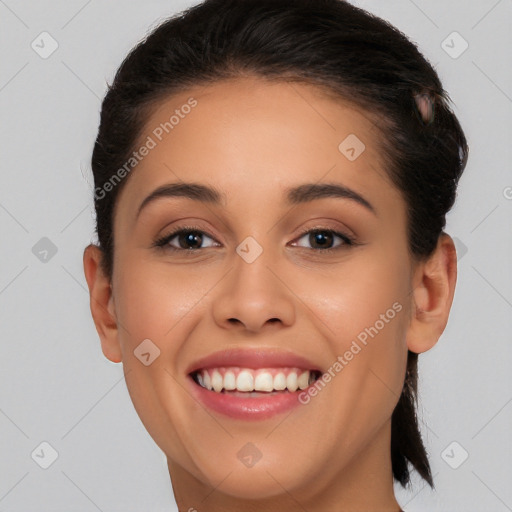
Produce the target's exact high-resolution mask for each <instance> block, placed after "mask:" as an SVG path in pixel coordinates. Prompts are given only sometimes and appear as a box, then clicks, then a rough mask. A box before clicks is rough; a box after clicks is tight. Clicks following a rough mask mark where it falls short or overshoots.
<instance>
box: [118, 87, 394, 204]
mask: <svg viewBox="0 0 512 512" xmlns="http://www.w3.org/2000/svg"><path fill="white" fill-rule="evenodd" d="M377 123H379V118H378V117H376V116H375V115H373V114H372V113H370V112H367V111H365V110H362V109H360V108H358V107H356V106H354V105H352V104H349V103H347V102H345V101H343V100H341V99H335V98H334V97H333V96H332V95H330V94H327V93H325V92H324V91H323V90H322V89H319V88H318V87H315V86H313V85H309V84H303V83H290V82H288V83H287V82H282V81H280V82H269V81H267V80H264V79H258V78H242V79H236V80H235V79H232V80H225V81H221V82H216V83H214V84H211V85H206V86H198V87H193V88H190V89H189V90H187V91H186V92H183V93H179V94H175V95H173V96H171V97H169V98H167V99H165V100H163V101H161V102H160V103H159V104H158V105H157V106H156V108H154V110H153V112H152V114H151V115H150V116H149V118H148V120H147V122H146V124H145V126H144V129H143V130H142V132H141V135H140V137H139V141H138V144H136V147H135V149H136V150H137V148H139V147H142V146H144V145H146V146H147V147H151V149H149V151H146V152H145V153H146V154H145V156H143V157H142V158H140V160H139V161H138V163H137V164H136V166H135V167H134V169H133V171H131V176H130V180H129V183H127V186H126V187H125V188H124V189H123V191H122V194H121V196H123V197H122V198H121V197H118V202H122V203H129V204H130V205H131V206H130V210H133V206H134V205H139V204H140V203H141V201H143V199H144V198H145V197H146V196H147V195H148V194H149V193H150V192H151V191H152V190H154V189H155V188H156V187H158V186H161V185H164V184H167V183H171V182H179V181H187V182H201V183H205V184H209V185H213V186H215V188H217V189H220V190H222V191H224V192H225V197H226V198H227V202H229V203H233V204H235V203H238V204H245V205H246V206H247V205H250V204H252V205H254V206H261V201H262V198H267V199H268V200H269V201H279V200H280V197H281V194H282V191H283V190H284V189H286V188H290V187H293V186H296V185H299V184H301V183H304V182H308V183H311V182H320V181H322V182H323V181H325V182H339V183H340V184H344V185H346V186H350V187H351V188H353V189H356V190H357V189H359V190H361V189H364V190H365V191H366V195H370V196H378V195H381V196H382V191H383V187H387V188H388V189H389V190H388V192H389V194H391V195H394V196H395V197H394V198H393V199H394V200H396V198H397V195H398V192H397V191H396V190H393V187H392V186H391V184H390V182H389V179H388V178H387V175H386V172H385V170H384V167H383V164H382V159H381V158H380V144H381V142H382V135H381V132H380V131H379V129H378V127H377ZM256 196H258V197H259V199H257V197H256ZM119 208H122V206H120V207H119Z"/></svg>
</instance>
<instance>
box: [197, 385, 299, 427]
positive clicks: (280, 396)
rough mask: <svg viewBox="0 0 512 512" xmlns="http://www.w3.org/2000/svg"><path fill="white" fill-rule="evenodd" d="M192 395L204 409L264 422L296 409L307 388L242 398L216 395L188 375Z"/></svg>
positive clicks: (224, 394) (232, 416)
mask: <svg viewBox="0 0 512 512" xmlns="http://www.w3.org/2000/svg"><path fill="white" fill-rule="evenodd" d="M187 379H188V380H189V381H190V387H191V391H192V395H193V396H194V397H195V398H196V399H197V400H198V401H199V402H200V403H202V404H203V405H204V406H205V407H206V408H208V409H210V410H213V411H216V412H218V413H220V414H223V415H225V416H230V417H231V418H235V419H241V420H265V419H267V418H271V417H272V416H274V415H276V414H279V413H284V412H287V411H289V410H290V409H293V408H294V407H298V406H299V405H300V404H301V403H300V402H299V399H298V398H299V393H304V392H305V391H307V389H308V388H306V389H303V390H297V391H295V392H293V393H291V392H289V391H287V392H279V393H277V394H275V395H272V396H264V395H263V394H262V396H261V398H260V397H253V398H251V397H248V398H243V397H239V396H233V395H230V394H229V393H217V392H215V391H210V390H209V389H206V388H203V387H202V386H200V385H199V384H196V382H195V381H194V379H193V378H192V377H191V376H190V375H188V376H187Z"/></svg>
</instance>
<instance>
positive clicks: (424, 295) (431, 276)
mask: <svg viewBox="0 0 512 512" xmlns="http://www.w3.org/2000/svg"><path fill="white" fill-rule="evenodd" d="M456 281H457V254H456V251H455V245H454V243H453V240H452V238H451V237H450V236H449V235H447V234H446V233H442V234H441V236H440V237H439V240H438V244H437V247H436V250H435V252H434V253H433V254H432V256H431V257H430V258H429V259H428V261H426V262H424V263H421V264H419V265H418V267H417V268H416V271H415V275H414V277H413V301H414V302H413V304H412V313H411V322H410V325H409V328H408V331H407V347H408V349H409V350H410V351H411V352H415V353H418V354H419V353H422V352H426V351H427V350H429V349H431V348H432V347H433V346H434V345H435V344H436V343H437V341H438V340H439V338H440V336H441V334H442V333H443V331H444V329H445V327H446V324H447V323H448V316H449V313H450V309H451V305H452V302H453V296H454V293H455V284H456Z"/></svg>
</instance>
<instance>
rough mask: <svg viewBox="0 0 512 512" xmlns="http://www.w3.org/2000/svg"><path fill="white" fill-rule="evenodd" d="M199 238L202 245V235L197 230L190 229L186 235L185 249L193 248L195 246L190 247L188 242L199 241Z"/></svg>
mask: <svg viewBox="0 0 512 512" xmlns="http://www.w3.org/2000/svg"><path fill="white" fill-rule="evenodd" d="M197 238H199V245H201V235H200V234H199V233H197V231H190V232H189V233H188V234H186V235H185V249H193V247H188V246H187V245H186V244H187V243H192V244H193V243H194V242H197Z"/></svg>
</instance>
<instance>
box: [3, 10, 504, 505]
mask: <svg viewBox="0 0 512 512" xmlns="http://www.w3.org/2000/svg"><path fill="white" fill-rule="evenodd" d="M192 3H193V2H190V1H182V2H179V1H176V0H172V1H164V0H161V1H157V0H152V1H145V2H142V1H139V2H127V1H125V2H122V1H119V0H115V1H114V0H112V1H100V0H89V1H86V0H68V1H66V2H63V1H62V2H59V1H57V0H53V1H46V2H29V1H25V0H0V27H1V29H0V38H1V41H0V52H1V55H0V61H1V68H0V112H1V116H2V117H1V118H2V122H1V125H0V130H1V134H0V141H1V144H2V146H1V156H2V158H1V160H0V166H1V167H0V168H1V171H0V172H1V187H0V234H1V244H0V262H1V264H0V328H1V336H2V338H1V339H2V341H1V349H2V354H1V357H0V434H1V435H0V512H7V511H12V512H16V511H24V512H27V511H41V512H47V511H63V512H64V511H65V512H70V511H84V512H88V511H91V512H92V511H95V510H101V511H105V512H106V511H124V512H131V511H134V512H135V511H141V510H145V511H164V510H165V511H172V510H177V509H176V505H175V502H174V498H173V494H172V489H171V484H170V481H169V475H168V472H167V467H166V464H165V458H164V456H163V454H162V452H161V451H160V449H159V448H158V447H157V446H156V445H155V443H154V442H153V440H152V439H151V438H150V437H149V435H148V434H147V432H146V431H145V429H144V427H143V426H142V423H141V422H140V420H139V418H138V416H137V414H136V413H135V411H134V409H133V405H132V403H131V401H130V398H129V396H128V393H127V390H126V386H125V383H124V380H123V373H122V368H121V365H116V364H113V363H111V362H110V361H108V360H107V359H106V358H105V357H104V356H103V354H102V352H101V348H100V343H99V338H98V336H97V333H96V330H95V327H94V324H93V321H92V318H91V316H90V310H89V296H88V292H87V287H86V282H85V278H84V274H83V267H82V252H83V248H84V247H85V246H86V245H87V244H88V243H89V242H91V241H94V235H93V229H94V225H93V220H94V215H93V202H92V195H93V191H92V189H93V186H92V183H93V182H92V174H91V171H90V163H89V162H90V156H91V151H92V148H93V142H94V139H95V137H96V131H97V127H98V122H99V109H100V103H101V99H102V97H103V95H104V93H105V91H106V81H109V82H111V80H112V78H113V74H114V72H115V70H116V69H117V67H118V65H119V64H120V63H121V61H122V59H123V58H124V56H125V55H126V53H127V52H128V51H129V50H130V49H131V48H132V46H133V45H134V44H135V43H136V42H137V41H138V40H140V39H141V38H142V37H143V36H144V35H145V34H146V32H147V31H148V30H149V29H150V28H152V27H154V26H155V24H157V23H158V22H159V21H160V20H162V19H163V18H164V17H166V16H168V15H170V14H172V13H175V12H177V11H179V10H181V9H183V8H185V7H187V6H189V5H192ZM194 3H195V2H194ZM354 3H356V5H359V6H361V7H364V8H366V9H368V10H369V11H371V12H373V13H375V14H377V15H379V16H381V17H383V18H385V19H387V20H389V21H390V22H391V23H393V24H394V25H396V26H397V27H398V28H399V29H400V30H402V31H403V32H404V33H405V34H407V35H408V36H409V37H410V38H411V39H412V40H413V41H415V42H416V43H418V45H419V47H420V49H421V50H422V52H423V53H424V54H425V56H426V57H427V58H428V59H429V60H430V61H431V62H432V64H433V65H434V66H435V67H436V69H437V70H438V72H439V74H440V77H441V79H442V81H443V83H444V86H445V88H446V89H447V90H448V92H449V93H450V95H451V97H452V99H453V101H454V103H455V112H456V114H457V115H458V116H459V119H460V121H461V124H462V126H463V128H464V129H465V132H466V135H467V137H468V140H469V143H470V147H471V153H470V159H469V163H468V166H467V168H466V171H465V174H464V175H463V177H462V180H461V182H460V188H459V193H458V199H457V202H456V205H455V207H454V209H453V210H452V212H451V213H450V214H449V216H448V224H447V231H448V232H449V233H450V234H451V235H452V236H454V237H456V239H457V245H458V249H459V276H458V283H457V288H456V293H455V300H454V304H453V309H452V313H451V317H450V321H449V324H448V327H447V329H446V331H445V332H444V333H443V335H442V337H441V339H440V341H439V343H438V344H437V345H436V347H435V348H434V349H432V350H431V351H430V352H428V353H426V354H424V355H422V356H421V357H420V375H421V382H420V391H421V404H420V405H421V406H420V409H419V414H420V418H421V421H422V430H423V434H424V436H425V441H426V443H427V447H428V451H429V454H430V460H431V464H432V469H433V473H434V475H435V482H436V486H437V490H436V492H431V491H430V490H429V488H428V487H425V486H424V484H423V483H422V482H421V481H419V480H418V479H417V478H415V480H414V486H413V488H412V489H411V490H409V491H403V490H401V488H400V487H398V486H397V488H396V491H397V495H398V499H399V501H400V503H401V504H402V505H403V506H404V507H405V509H406V510H407V511H408V512H416V511H418V512H419V511H427V510H428V511H496V512H502V511H506V510H512V487H511V486H510V481H511V473H512V471H511V468H512V464H511V462H510V461H511V460H512V447H511V436H510V429H511V423H512V422H511V419H512V404H511V401H512V385H511V381H512V377H511V372H510V370H509V366H510V364H511V355H512V343H511V334H510V333H511V330H512V314H511V313H512V275H511V270H510V268H511V267H510V261H511V254H512V237H511V233H512V220H511V219H512V188H510V187H512V173H511V169H510V161H511V156H512V155H511V154H510V153H511V150H510V147H511V131H512V130H511V128H510V126H511V123H510V118H511V114H512V80H511V74H512V73H511V69H510V64H509V58H510V56H509V53H510V52H509V49H510V47H511V46H512V41H511V39H512V37H511V32H512V30H511V29H512V1H511V0H500V1H496V0H485V1H484V0H479V1H473V2H467V1H462V0H459V1H446V0H444V1H438V0H436V1H432V0H431V1H427V0H415V1H412V0H394V1H386V2H383V1H379V0H365V1H359V2H354ZM43 31H47V32H49V33H50V34H51V36H52V37H53V38H54V39H55V40H56V41H57V43H58V45H59V46H58V49H57V50H56V51H55V52H54V53H53V54H52V55H50V56H49V57H48V58H46V59H43V58H41V57H40V55H39V54H38V53H36V51H34V50H33V49H32V47H31V43H32V41H34V40H36V43H37V41H40V38H38V36H39V34H41V32H43ZM454 31H456V32H458V33H459V34H460V36H461V37H462V38H463V39H464V40H466V41H467V43H468V44H469V47H468V49H467V50H466V51H465V52H464V53H462V54H461V55H460V56H458V57H457V58H454V56H453V55H454V53H459V52H460V50H461V49H462V46H461V44H463V41H462V40H461V39H460V38H458V36H455V39H454V36H451V37H450V38H448V39H447V37H448V36H449V35H450V34H452V32H454ZM443 41H447V42H445V43H443ZM39 44H40V45H41V43H39ZM446 45H449V46H451V47H452V48H451V50H449V51H451V52H452V55H449V54H448V53H447V52H446V51H445V48H446ZM45 48H46V49H49V48H50V44H49V40H46V43H45ZM45 237H46V238H47V239H49V241H51V243H50V242H49V241H48V240H46V239H44V238H45ZM41 239H43V240H42V241H41ZM34 247H35V248H34ZM45 248H46V249H48V250H49V252H48V253H47V254H45V253H44V252H42V251H44V250H45ZM52 248H53V252H52ZM55 251H56V252H55ZM54 252H55V254H53V253H54ZM42 442H47V443H49V444H50V445H51V446H52V447H53V449H54V450H56V452H57V453H58V457H57V459H56V460H55V462H53V464H51V466H49V467H48V468H47V469H43V468H42V467H40V464H44V463H45V462H46V463H49V462H51V458H50V457H51V450H50V449H49V448H47V447H46V448H45V446H44V445H43V447H42V448H41V447H40V444H41V443H42ZM453 442H455V443H456V444H452V443H453ZM41 450H42V451H41ZM466 452H467V454H468V455H467V459H466V460H464V458H465V456H466ZM33 453H34V455H33V456H32V455H31V454H33ZM37 454H39V457H38V456H37ZM36 460H37V463H36ZM455 468H456V469H455Z"/></svg>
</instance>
